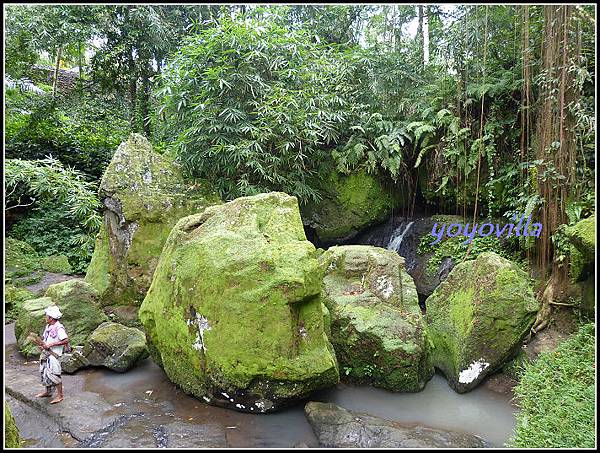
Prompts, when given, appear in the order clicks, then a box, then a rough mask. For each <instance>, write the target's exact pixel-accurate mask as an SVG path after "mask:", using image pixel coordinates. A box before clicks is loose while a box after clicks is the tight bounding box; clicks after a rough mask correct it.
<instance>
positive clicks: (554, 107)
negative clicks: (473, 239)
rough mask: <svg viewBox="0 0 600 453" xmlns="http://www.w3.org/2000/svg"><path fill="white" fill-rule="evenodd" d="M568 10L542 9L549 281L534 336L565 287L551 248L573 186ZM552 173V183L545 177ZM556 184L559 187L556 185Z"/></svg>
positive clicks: (542, 150)
mask: <svg viewBox="0 0 600 453" xmlns="http://www.w3.org/2000/svg"><path fill="white" fill-rule="evenodd" d="M572 10H573V7H572V6H571V5H551V6H544V35H543V41H542V62H543V68H542V69H543V70H544V71H545V72H546V73H547V74H548V75H549V76H548V77H547V79H548V81H547V82H546V83H545V84H544V85H543V86H542V90H541V93H540V99H541V105H540V113H539V115H538V119H537V130H536V135H537V140H536V142H537V145H536V146H537V153H536V157H537V159H539V160H540V161H541V162H542V163H541V164H540V165H539V167H538V169H537V174H538V191H539V195H540V197H541V198H542V199H543V201H544V202H543V204H542V206H541V209H540V217H541V223H542V225H543V229H542V234H541V236H540V239H539V241H537V250H536V252H537V254H538V260H539V261H538V262H539V265H540V268H541V274H542V280H545V279H546V270H547V269H548V266H550V279H549V281H547V284H546V285H545V290H544V291H543V292H542V293H541V297H540V302H541V309H540V311H539V312H538V315H537V319H536V322H535V324H534V326H533V328H532V330H533V331H534V332H539V331H540V330H541V329H543V328H544V327H545V326H546V325H547V324H548V320H549V316H550V309H549V305H550V304H551V303H552V302H553V301H555V300H556V299H558V298H560V297H561V294H562V292H563V289H564V288H565V286H566V285H567V284H568V275H567V273H568V266H567V264H568V263H566V262H563V263H559V262H558V261H557V259H556V256H555V253H554V248H553V245H552V235H554V234H555V233H556V231H557V230H558V227H559V226H560V225H561V224H563V223H566V222H567V221H568V218H567V214H566V205H567V200H568V198H569V196H570V195H571V194H570V193H569V189H570V188H572V187H573V186H575V182H576V181H575V178H576V177H577V173H576V165H575V162H576V160H575V150H576V149H575V143H576V141H575V140H576V139H575V135H574V132H573V125H574V123H575V118H574V117H573V115H572V113H571V112H570V111H569V109H568V105H569V103H570V102H574V101H576V99H575V92H574V90H573V75H572V74H571V73H570V72H569V61H570V60H571V59H573V58H574V59H575V60H577V58H578V55H576V54H575V51H576V48H575V50H574V48H573V45H572V44H571V43H570V41H569V36H570V30H571V27H572V21H571V16H572ZM548 170H551V171H552V172H553V176H552V177H548V176H545V173H547V172H548ZM557 178H561V179H562V181H559V182H557Z"/></svg>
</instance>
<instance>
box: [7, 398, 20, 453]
mask: <svg viewBox="0 0 600 453" xmlns="http://www.w3.org/2000/svg"><path fill="white" fill-rule="evenodd" d="M4 446H5V447H6V448H19V447H20V446H21V437H20V436H19V429H18V428H17V425H16V424H15V419H14V418H13V416H12V413H11V412H10V407H8V404H6V401H4Z"/></svg>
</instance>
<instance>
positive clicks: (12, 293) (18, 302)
mask: <svg viewBox="0 0 600 453" xmlns="http://www.w3.org/2000/svg"><path fill="white" fill-rule="evenodd" d="M34 297H35V296H34V294H33V293H32V292H31V291H29V290H27V289H25V288H18V287H16V286H14V285H6V286H5V287H4V310H5V316H6V321H13V320H14V319H16V317H17V314H18V312H19V310H20V309H21V306H22V305H23V302H25V301H26V300H29V299H33V298H34Z"/></svg>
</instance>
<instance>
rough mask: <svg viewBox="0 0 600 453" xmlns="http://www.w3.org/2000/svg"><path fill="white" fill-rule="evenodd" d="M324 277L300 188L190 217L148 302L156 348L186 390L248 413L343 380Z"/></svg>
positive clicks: (146, 314) (143, 311)
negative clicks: (327, 321) (331, 337)
mask: <svg viewBox="0 0 600 453" xmlns="http://www.w3.org/2000/svg"><path fill="white" fill-rule="evenodd" d="M322 278H323V274H322V271H321V269H320V267H319V264H318V261H317V252H316V250H315V247H314V246H313V245H312V244H311V243H310V242H309V241H307V240H306V236H305V234H304V230H303V227H302V221H301V219H300V212H299V209H298V202H297V200H296V198H295V197H291V196H289V195H286V194H284V193H278V192H272V193H265V194H260V195H256V196H252V197H243V198H238V199H236V200H233V201H231V202H229V203H226V204H223V205H220V206H211V207H209V208H207V209H206V210H205V211H204V212H202V213H201V214H196V215H192V216H189V217H186V218H183V219H181V220H180V221H179V222H178V223H177V224H176V225H175V226H174V227H173V230H172V231H171V234H170V235H169V238H168V239H167V242H166V244H165V247H164V249H163V252H162V254H161V256H160V259H159V262H158V266H157V268H156V272H155V273H154V279H153V281H152V285H151V287H150V290H149V291H148V294H147V295H146V298H145V299H144V302H143V304H142V306H141V307H140V313H139V314H140V320H141V322H142V323H143V325H144V328H145V330H146V336H147V339H148V347H149V350H150V354H151V356H152V358H153V359H154V361H155V362H157V363H158V364H159V365H161V366H162V367H163V369H164V370H165V372H166V374H167V376H168V377H169V379H170V380H171V381H172V382H174V383H175V384H177V385H178V386H179V387H181V388H182V389H183V390H184V391H185V392H186V393H189V394H192V395H193V396H195V397H196V398H198V399H200V400H202V401H206V402H207V403H210V404H214V405H218V406H224V407H228V408H231V409H235V410H239V411H243V412H254V413H257V412H269V411H273V410H276V409H278V408H280V407H282V406H285V405H288V404H290V403H292V402H294V401H296V400H298V399H300V398H304V397H306V396H307V395H309V394H310V393H311V392H313V391H314V390H317V389H321V388H324V387H329V386H331V385H335V384H336V383H337V382H338V381H339V373H338V368H337V362H336V359H335V355H334V352H333V349H332V347H331V344H330V343H329V341H328V339H327V336H326V333H325V327H324V324H323V311H322V306H321V300H320V297H319V296H320V292H321V284H322Z"/></svg>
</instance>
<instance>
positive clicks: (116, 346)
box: [62, 322, 148, 373]
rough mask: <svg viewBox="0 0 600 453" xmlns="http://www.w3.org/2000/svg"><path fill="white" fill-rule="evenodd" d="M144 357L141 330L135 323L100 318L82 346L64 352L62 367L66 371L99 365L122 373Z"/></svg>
mask: <svg viewBox="0 0 600 453" xmlns="http://www.w3.org/2000/svg"><path fill="white" fill-rule="evenodd" d="M146 357H148V350H147V349H146V335H145V334H144V332H142V331H141V330H139V329H136V328H135V327H127V326H124V325H121V324H118V323H114V322H104V323H102V324H100V325H99V326H98V327H97V328H96V330H94V331H93V332H92V333H91V335H90V336H89V337H88V339H87V341H86V342H85V345H84V346H78V347H76V348H75V349H74V350H73V352H71V353H69V354H64V357H63V360H62V368H63V371H65V372H66V373H74V372H75V371H77V370H79V369H81V368H85V367H88V366H103V367H106V368H108V369H110V370H113V371H118V372H121V373H122V372H125V371H127V370H129V369H130V368H132V367H133V366H134V365H135V364H136V363H137V362H138V361H140V360H142V359H145V358H146Z"/></svg>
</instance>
